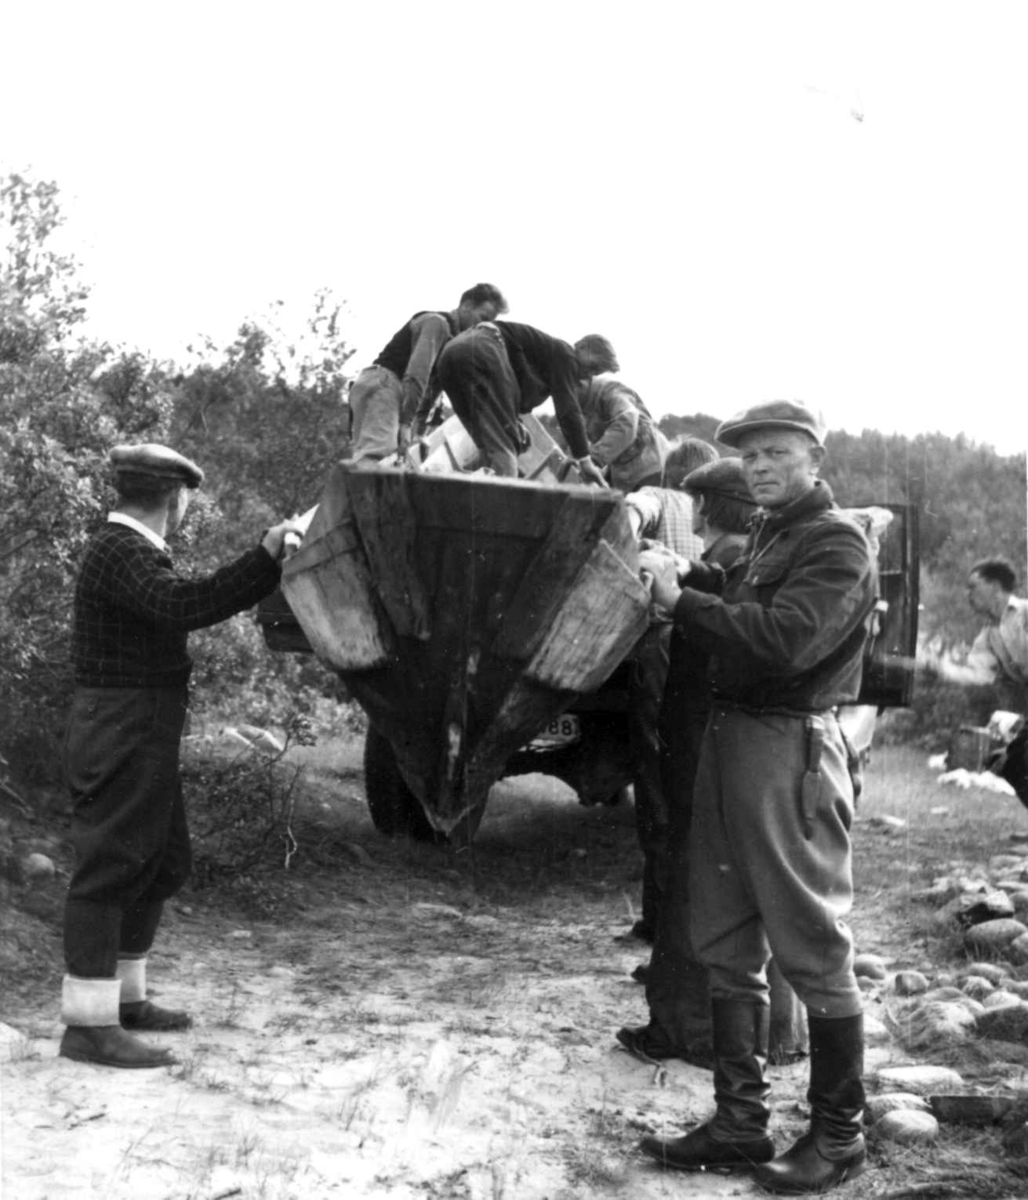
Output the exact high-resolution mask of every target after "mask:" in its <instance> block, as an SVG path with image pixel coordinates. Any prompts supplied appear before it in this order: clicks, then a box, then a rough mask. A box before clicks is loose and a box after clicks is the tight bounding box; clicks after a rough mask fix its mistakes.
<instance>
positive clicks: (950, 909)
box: [932, 890, 1014, 929]
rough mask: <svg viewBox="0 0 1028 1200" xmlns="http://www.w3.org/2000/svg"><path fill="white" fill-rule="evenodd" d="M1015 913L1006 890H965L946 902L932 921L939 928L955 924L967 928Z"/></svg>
mask: <svg viewBox="0 0 1028 1200" xmlns="http://www.w3.org/2000/svg"><path fill="white" fill-rule="evenodd" d="M1013 913H1014V906H1013V904H1012V903H1011V902H1010V897H1009V896H1008V895H1007V894H1006V892H998V891H988V892H987V891H980V890H977V891H964V892H961V894H960V895H959V896H955V897H954V898H953V899H952V900H950V901H949V902H948V903H947V904H944V905H943V906H942V908H940V909H939V910H938V911H937V912H936V913H935V915H934V916H933V917H932V923H933V924H934V925H935V926H936V928H939V929H949V928H952V927H953V926H954V925H956V926H957V927H958V928H962V929H967V928H969V927H970V926H972V925H980V924H981V923H982V922H983V921H994V920H996V919H997V918H998V917H1011V916H1013Z"/></svg>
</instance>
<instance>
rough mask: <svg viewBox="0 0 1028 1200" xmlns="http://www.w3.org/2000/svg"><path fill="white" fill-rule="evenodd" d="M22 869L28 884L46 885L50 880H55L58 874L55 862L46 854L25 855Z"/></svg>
mask: <svg viewBox="0 0 1028 1200" xmlns="http://www.w3.org/2000/svg"><path fill="white" fill-rule="evenodd" d="M21 869H22V872H23V874H24V876H25V882H26V883H35V884H39V883H44V882H45V881H46V880H48V879H53V877H54V876H55V875H56V874H57V868H56V867H55V866H54V860H53V859H52V858H48V857H47V856H46V855H45V854H39V853H35V852H34V853H32V854H26V855H25V857H24V858H23V859H22V860H21Z"/></svg>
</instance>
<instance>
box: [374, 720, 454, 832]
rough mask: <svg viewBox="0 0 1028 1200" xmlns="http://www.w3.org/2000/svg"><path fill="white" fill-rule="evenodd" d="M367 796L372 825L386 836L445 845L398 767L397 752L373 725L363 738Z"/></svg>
mask: <svg viewBox="0 0 1028 1200" xmlns="http://www.w3.org/2000/svg"><path fill="white" fill-rule="evenodd" d="M364 794H365V796H366V797H367V801H368V811H369V812H370V813H371V823H372V824H373V825H374V826H375V828H376V829H377V830H378V831H379V833H384V834H385V835H386V836H387V837H410V838H413V839H414V841H416V842H432V843H444V842H446V841H447V838H446V835H445V834H442V833H439V832H438V830H436V829H434V828H433V827H432V824H431V822H430V821H429V819H428V817H426V816H425V810H424V809H423V808H422V807H421V802H420V801H419V800H418V798H417V796H415V795H414V793H413V792H412V791H411V790H410V788H409V787H408V786H407V783H406V780H405V779H404V778H403V776H402V775H401V774H400V768H399V767H398V766H397V765H396V752H395V751H394V750H393V746H392V743H391V742H390V741H389V739H388V738H387V737H385V736H384V735H383V734H381V733H379V732H378V730H377V729H376V728H375V727H374V725H369V726H368V732H367V736H366V737H365V739H364Z"/></svg>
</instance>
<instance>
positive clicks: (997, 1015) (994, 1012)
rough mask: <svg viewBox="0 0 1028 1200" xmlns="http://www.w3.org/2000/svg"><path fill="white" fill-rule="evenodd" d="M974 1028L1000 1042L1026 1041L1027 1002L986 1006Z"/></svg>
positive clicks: (980, 1033)
mask: <svg viewBox="0 0 1028 1200" xmlns="http://www.w3.org/2000/svg"><path fill="white" fill-rule="evenodd" d="M975 1028H976V1032H977V1033H978V1035H979V1037H986V1038H994V1039H995V1040H996V1041H1000V1042H1028V1036H1026V1035H1028V1003H1025V1002H1024V1001H1023V1000H1019V1001H1017V1002H1016V1003H1015V1004H1003V1005H1000V1006H999V1007H997V1008H988V1009H986V1010H985V1012H983V1013H982V1015H981V1016H980V1017H979V1018H978V1022H977V1025H976V1027H975ZM939 1090H940V1091H941V1090H942V1089H941V1088H940V1089H939Z"/></svg>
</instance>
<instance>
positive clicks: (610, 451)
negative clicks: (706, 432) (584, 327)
mask: <svg viewBox="0 0 1028 1200" xmlns="http://www.w3.org/2000/svg"><path fill="white" fill-rule="evenodd" d="M608 350H610V355H609V357H610V359H612V360H613V366H611V367H609V368H608V371H611V372H612V371H617V370H618V369H619V368H618V365H617V360H616V358H614V353H613V350H612V349H611V348H610V343H609V342H608V341H607V339H606V338H602V337H600V335H599V334H595V333H594V334H590V335H589V336H587V337H584V338H581V339H579V341H577V342H575V353H576V354H578V355H582V354H589V353H590V352H597V353H599V354H600V355H605V354H606V352H607V351H608ZM578 404H579V407H580V408H581V410H582V416H583V417H584V418H585V434H586V437H587V438H588V439H589V457H590V458H591V459H592V460H593V462H594V463H595V464H596V465H597V466H598V467H599V468H600V469H601V470H602V471H604V473H605V474H606V477H607V482H608V483H609V484H610V486H611V487H613V488H619V489H620V490H621V491H623V492H633V491H635V490H637V489H638V488H658V487H659V486H660V484H661V475H662V472H663V464H664V458H665V456H666V454H667V449H668V444H667V439H666V438H665V437H664V435H663V434H662V433H661V432H660V430H659V429H658V428H657V427H656V425H655V424H654V422H653V418H652V417H651V416H650V413H649V410H648V409H647V407H646V405H645V404H643V402H642V398H641V397H640V396H639V393H638V392H634V391H633V390H632V389H631V388H630V387H628V386H627V385H626V384H624V383H622V382H621V380H620V379H617V378H614V377H613V376H612V375H611V374H609V373H608V372H604V373H603V374H602V375H594V376H593V377H592V378H591V379H585V380H583V381H582V382H581V383H580V384H579V385H578Z"/></svg>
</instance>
